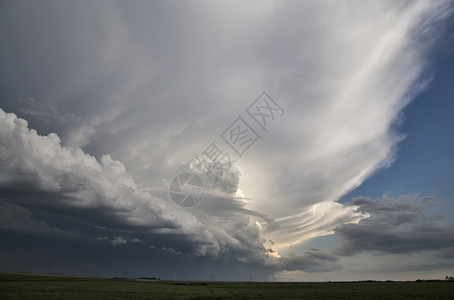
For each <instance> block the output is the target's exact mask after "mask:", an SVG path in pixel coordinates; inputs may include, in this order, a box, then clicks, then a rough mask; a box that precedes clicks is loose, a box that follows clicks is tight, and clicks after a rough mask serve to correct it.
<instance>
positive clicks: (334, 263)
mask: <svg viewBox="0 0 454 300" xmlns="http://www.w3.org/2000/svg"><path fill="white" fill-rule="evenodd" d="M279 266H280V267H281V268H280V270H286V271H304V272H308V273H315V272H330V271H335V270H338V269H340V268H341V265H340V264H339V263H338V257H336V256H334V255H331V254H325V253H322V252H320V251H313V250H311V251H307V252H305V253H304V255H295V254H293V253H290V254H289V255H288V257H283V258H281V259H280V261H279Z"/></svg>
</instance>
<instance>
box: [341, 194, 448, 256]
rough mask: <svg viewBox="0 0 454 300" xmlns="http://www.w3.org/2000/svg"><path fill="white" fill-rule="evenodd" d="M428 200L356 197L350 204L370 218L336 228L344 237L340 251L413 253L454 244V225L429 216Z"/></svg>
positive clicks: (353, 252) (345, 252)
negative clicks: (426, 211)
mask: <svg viewBox="0 0 454 300" xmlns="http://www.w3.org/2000/svg"><path fill="white" fill-rule="evenodd" d="M431 198H432V197H431ZM427 200H428V197H424V198H419V197H417V196H415V197H410V196H405V197H399V198H387V197H384V198H383V199H372V198H367V197H358V198H355V199H353V200H352V201H350V202H349V203H348V204H347V205H348V206H354V207H357V211H360V212H362V213H366V214H369V215H370V217H369V218H367V219H363V220H361V221H360V222H359V223H358V224H345V225H341V226H339V227H337V228H336V229H335V232H336V234H338V235H340V236H341V237H342V238H343V243H342V245H341V246H340V247H339V248H338V249H337V250H336V253H337V254H339V255H346V256H348V255H353V254H355V253H357V252H362V251H372V252H375V253H410V252H415V251H424V250H443V249H445V250H446V249H447V248H450V247H452V246H453V245H454V236H453V235H452V232H453V231H454V224H453V223H449V222H446V221H444V220H443V218H441V217H440V216H438V217H431V216H428V215H427V214H426V213H425V210H426V209H427ZM433 200H434V199H431V200H430V201H433Z"/></svg>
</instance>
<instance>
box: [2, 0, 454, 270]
mask: <svg viewBox="0 0 454 300" xmlns="http://www.w3.org/2000/svg"><path fill="white" fill-rule="evenodd" d="M98 3H102V5H101V4H95V3H84V4H76V3H72V4H64V3H60V4H58V5H50V2H44V4H43V5H44V7H45V9H42V10H38V12H35V10H36V7H33V6H34V5H35V4H29V3H25V2H17V3H9V4H8V5H5V7H6V10H5V11H6V13H4V15H5V18H3V19H2V20H1V21H0V26H1V28H8V30H6V31H5V32H6V33H2V36H1V37H2V38H3V39H4V40H5V41H6V45H7V46H6V47H5V49H3V50H1V51H0V59H1V63H2V65H4V66H5V68H4V70H8V71H2V72H1V77H0V78H1V79H4V81H3V82H4V83H3V84H2V89H3V90H5V91H6V92H5V93H6V94H8V92H10V93H11V90H14V89H15V88H16V87H17V88H18V89H19V90H21V91H23V94H21V95H20V97H18V99H17V100H13V101H11V100H8V99H10V98H8V97H5V99H4V100H3V99H2V100H1V102H0V104H1V107H2V110H0V124H1V127H0V145H1V148H0V165H1V167H2V168H1V173H0V186H1V188H0V191H1V194H0V197H1V201H2V207H3V214H4V215H5V219H8V220H13V219H14V218H16V217H17V218H18V219H20V220H22V221H20V222H19V221H17V222H11V223H10V225H8V223H7V222H6V223H5V222H3V223H2V224H1V228H3V229H5V230H11V231H12V232H27V228H28V227H30V228H31V227H33V226H34V225H36V228H35V229H34V230H33V232H34V234H38V233H39V232H40V233H41V234H50V235H52V236H65V238H70V237H77V238H81V239H87V240H90V241H92V242H94V243H99V245H101V244H102V243H105V245H108V246H109V245H110V246H112V247H114V248H115V249H116V250H115V251H119V250H118V249H122V248H121V247H145V248H146V249H152V250H153V251H157V250H156V249H158V250H159V249H161V250H160V251H162V252H165V255H180V256H182V255H187V256H188V257H191V258H194V257H195V258H197V259H198V258H200V257H204V258H206V259H207V260H210V261H220V262H234V263H236V264H239V265H240V266H243V265H244V266H254V267H255V268H258V269H260V268H264V269H266V270H267V272H268V273H267V272H265V274H267V275H269V274H271V273H272V272H279V271H284V272H301V271H303V272H327V271H330V270H338V269H340V268H341V265H340V264H339V262H338V257H339V256H342V255H343V254H345V251H347V250H349V251H350V252H352V253H354V249H353V250H352V249H350V248H348V247H350V246H351V247H358V244H357V243H352V244H351V245H350V244H348V245H344V246H342V247H343V248H342V247H341V248H340V249H341V250H343V251H344V252H342V251H341V250H339V251H338V252H336V253H332V254H327V253H319V251H316V250H311V251H307V252H305V253H300V254H289V255H286V256H281V255H280V254H279V253H280V252H279V251H283V252H289V251H290V248H292V247H294V246H297V245H298V244H300V243H301V242H304V241H307V240H309V239H311V238H314V237H320V236H325V235H331V234H333V233H336V234H338V235H341V236H343V237H345V238H346V239H349V238H350V239H354V238H355V236H353V233H354V232H355V231H354V230H361V229H363V228H364V227H363V226H365V224H366V225H367V224H368V223H367V222H369V221H366V220H368V219H370V217H371V216H372V215H373V213H375V212H376V211H373V212H371V211H368V210H366V209H363V207H362V204H361V203H359V201H356V202H355V201H353V202H351V203H349V204H346V205H344V204H340V203H337V202H336V200H338V199H339V198H340V197H342V196H343V195H345V194H346V193H347V192H349V191H351V190H352V189H354V188H355V187H357V186H359V185H360V184H361V183H362V182H363V181H364V180H365V179H366V178H368V177H370V176H371V175H372V174H373V173H374V172H377V171H378V170H380V169H382V168H386V167H388V166H390V165H391V164H392V162H393V160H394V159H395V152H396V149H397V147H398V145H399V142H401V141H402V140H403V139H404V138H405V133H401V132H396V131H395V130H394V129H393V128H394V127H393V125H394V124H395V123H396V122H397V121H399V113H400V112H401V111H402V109H403V108H404V107H405V106H406V105H407V104H408V103H409V101H411V100H412V99H413V98H414V97H415V95H416V94H418V93H419V92H420V91H421V90H423V89H424V88H425V87H426V85H427V84H428V82H429V81H430V76H429V75H428V72H427V70H428V68H429V66H430V63H431V62H430V61H429V60H428V59H427V57H428V54H429V53H430V51H431V49H432V47H433V46H434V45H436V42H437V38H438V35H437V34H436V33H437V32H438V31H439V30H440V28H442V25H443V23H442V22H444V21H446V20H447V19H448V17H449V16H450V14H451V12H452V7H451V5H450V3H449V2H443V1H440V2H436V3H435V2H427V1H413V2H378V1H377V2H369V3H363V2H336V3H332V2H323V1H317V2H315V1H314V2H298V1H288V2H277V1H266V2H265V3H264V2H239V1H238V2H237V1H234V2H231V1H229V2H227V1H221V2H205V3H202V2H199V1H190V2H184V3H177V2H166V3H160V2H153V3H145V2H144V3H142V2H137V3H134V4H132V5H127V6H126V5H125V4H123V3H121V2H98ZM17 16H19V17H17ZM23 24H25V25H23ZM19 25H21V26H19ZM10 28H12V29H10ZM17 37H21V38H20V39H19V38H17ZM30 49H33V51H32V50H30ZM44 79H45V80H44ZM50 83H51V84H50ZM263 91H266V92H267V93H268V94H269V95H271V96H272V97H273V99H275V100H276V102H277V103H278V104H279V105H280V106H282V108H283V110H285V114H283V115H282V117H281V118H278V119H276V120H274V121H272V123H271V124H270V126H269V129H268V130H267V131H264V130H263V128H260V127H259V126H258V125H257V123H254V121H253V120H252V119H251V118H249V117H248V116H247V114H246V112H245V110H246V108H247V107H248V106H249V105H250V104H251V103H252V102H253V101H254V100H255V99H256V98H257V97H258V96H259V95H260V94H261V93H262V92H263ZM14 93H15V91H14ZM28 94H30V95H31V96H27V95H28ZM6 98H8V99H6ZM8 112H12V113H8ZM13 113H14V114H13ZM239 116H241V117H244V120H246V122H249V125H250V126H252V127H253V128H254V129H255V130H256V131H257V132H258V134H259V135H260V139H258V140H257V142H256V143H254V144H253V145H252V146H251V147H250V148H249V149H248V150H247V151H246V152H244V154H243V155H242V156H238V155H236V154H235V152H234V151H233V150H232V149H231V148H229V145H227V144H226V143H225V142H224V141H222V139H221V137H220V134H221V133H222V132H224V130H225V129H226V128H227V127H228V126H229V125H230V124H231V123H232V122H233V121H234V120H235V119H236V118H237V117H239ZM26 120H28V121H29V123H27V121H26ZM35 130H37V131H35ZM38 132H39V133H38ZM213 140H217V141H219V144H220V145H221V146H222V147H223V148H224V150H226V151H228V152H229V154H230V156H231V157H232V159H234V160H235V161H236V163H235V164H234V165H233V166H224V167H225V170H224V172H223V174H222V176H220V177H219V178H214V177H212V176H209V175H207V174H206V171H207V168H209V167H210V164H209V163H208V164H205V165H204V164H199V165H197V164H195V163H194V160H193V159H194V158H195V157H196V156H199V155H200V154H201V153H202V152H203V150H204V149H206V147H207V146H208V145H210V143H211V142H212V141H213ZM183 172H194V173H196V174H198V175H199V176H200V177H201V178H202V179H203V181H204V188H205V190H204V197H203V199H202V200H201V202H200V203H198V204H197V205H196V206H194V207H192V208H182V207H178V206H177V205H175V203H173V202H172V201H171V200H170V198H169V193H168V188H169V185H170V182H171V180H172V178H174V177H175V176H176V175H178V174H180V173H183ZM355 203H356V204H355ZM34 214H37V215H40V214H41V215H42V216H43V218H44V219H43V220H37V219H34V218H33V215H34ZM46 214H49V215H51V216H52V217H49V216H48V215H46ZM46 216H47V217H46ZM69 220H71V221H69ZM74 220H78V221H77V222H76V221H74ZM72 222H75V223H72ZM78 222H80V223H78ZM70 224H71V225H70ZM81 224H85V225H81ZM87 224H90V225H87ZM355 224H356V225H355ZM430 224H431V225H433V224H432V223H430ZM79 226H80V227H79ZM84 226H85V227H84ZM86 226H95V227H93V228H96V230H86ZM348 226H351V228H350V227H348ZM355 226H359V227H355ZM434 226H435V225H434ZM84 228H85V229H84ZM347 229H352V230H351V231H348V230H347ZM367 229H368V228H367ZM352 232H353V233H352ZM354 241H355V242H356V241H357V240H354ZM97 245H98V244H97ZM372 246H377V245H375V244H374V245H372ZM170 249H172V250H170ZM361 250H370V249H361ZM150 251H151V250H150ZM283 252H282V253H283ZM350 252H349V253H350Z"/></svg>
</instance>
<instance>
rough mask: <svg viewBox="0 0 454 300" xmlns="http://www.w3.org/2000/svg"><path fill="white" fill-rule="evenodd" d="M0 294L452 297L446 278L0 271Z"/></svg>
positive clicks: (34, 296) (32, 296) (68, 296)
mask: <svg viewBox="0 0 454 300" xmlns="http://www.w3.org/2000/svg"><path fill="white" fill-rule="evenodd" d="M0 299H2V300H6V299H15V300H16V299H34V300H35V299H36V300H39V299H78V300H79V299H430V300H434V299H438V300H441V299H454V283H451V282H345V283H335V282H333V283H296V282H295V283H283V282H282V283H279V282H276V283H274V282H273V283H271V282H270V283H264V282H257V283H254V282H197V281H167V280H162V281H122V280H112V279H107V278H94V277H74V276H63V275H33V274H21V273H20V274H19V273H0Z"/></svg>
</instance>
